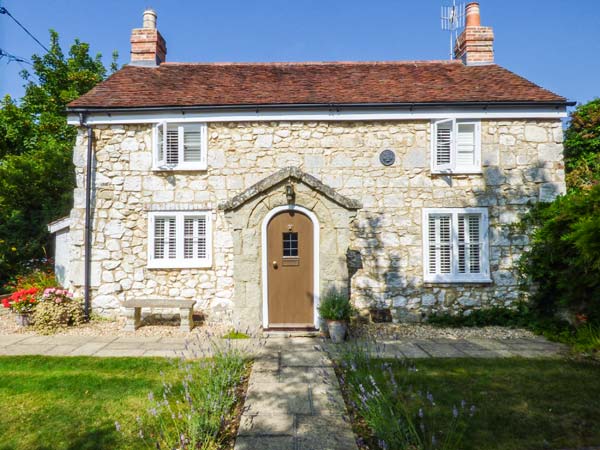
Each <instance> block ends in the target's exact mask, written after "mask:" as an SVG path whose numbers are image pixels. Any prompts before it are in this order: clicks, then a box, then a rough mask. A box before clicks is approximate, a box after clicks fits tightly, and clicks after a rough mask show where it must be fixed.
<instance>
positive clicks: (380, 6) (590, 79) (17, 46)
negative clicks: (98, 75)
mask: <svg viewBox="0 0 600 450" xmlns="http://www.w3.org/2000/svg"><path fill="white" fill-rule="evenodd" d="M449 3H451V0H413V1H406V0H371V1H364V0H362V1H358V0H318V1H317V0H295V1H285V0H253V1H248V0H246V1H243V0H220V1H208V0H193V1H192V0H187V1H184V0H120V1H113V0H103V1H100V0H95V1H90V0H86V1H81V0H45V1H41V0H25V1H24V0H0V5H1V6H4V7H6V8H7V9H8V10H9V11H10V12H11V13H12V14H13V15H14V16H15V17H16V18H17V19H18V20H20V21H21V22H22V23H23V24H25V25H26V26H27V27H28V28H29V29H30V31H32V32H33V34H34V35H35V36H36V37H38V39H40V40H41V41H42V42H44V43H46V42H47V41H48V29H49V28H54V29H56V30H57V31H58V32H59V34H60V36H61V43H62V45H63V49H65V50H66V49H67V47H68V46H69V45H70V44H71V43H72V42H73V39H75V38H79V39H80V40H82V41H84V42H88V43H89V44H90V46H91V51H92V53H94V54H95V53H97V52H100V53H102V55H103V56H104V60H105V62H106V63H107V65H108V62H109V61H110V55H111V53H112V51H113V50H115V49H116V50H117V51H118V52H119V55H120V57H119V63H120V64H125V63H127V62H128V60H129V35H130V32H131V29H132V28H135V27H140V26H141V20H142V19H141V16H142V11H143V10H144V8H146V7H147V6H151V7H153V8H154V9H155V10H156V11H157V13H158V28H159V30H160V31H161V33H162V34H163V36H164V37H165V39H166V41H167V48H168V54H167V60H169V61H194V62H196V61H203V62H204V61H206V62H215V61H350V60H357V61H366V60H428V59H447V58H448V56H449V55H448V46H449V42H448V39H449V37H448V34H447V32H444V31H442V30H441V29H440V20H439V15H440V7H441V5H442V4H449ZM480 3H481V10H482V11H481V12H482V24H483V25H486V26H492V27H493V28H494V32H495V35H496V42H495V50H496V62H497V63H498V64H500V65H502V66H504V67H506V68H508V69H510V70H512V71H514V72H516V73H518V74H519V75H522V76H524V77H526V78H528V79H530V80H531V81H533V82H535V83H537V84H540V85H541V86H543V87H545V88H548V89H550V90H552V91H554V92H556V93H559V94H561V95H564V96H566V97H567V98H569V99H571V100H575V101H578V102H585V101H588V100H591V99H593V98H595V97H599V96H600V56H599V55H600V2H599V1H598V0H577V1H569V0H545V1H543V2H541V1H538V0H519V1H517V0H502V1H499V0H481V1H480ZM0 48H1V49H3V50H5V51H7V52H9V53H12V54H14V55H18V56H22V57H25V58H29V57H30V55H31V54H32V53H36V52H40V51H42V49H41V48H40V47H39V46H38V45H37V44H36V43H35V42H34V41H33V40H32V39H31V38H30V37H29V36H27V35H26V34H25V33H24V32H23V31H22V30H21V29H20V28H18V27H17V26H16V24H14V22H12V20H11V19H10V18H9V17H7V16H6V15H0ZM20 70H21V67H20V66H19V64H17V63H15V62H12V63H10V64H7V63H6V61H5V60H3V61H0V95H4V94H7V93H8V94H11V95H13V96H17V97H18V96H20V95H22V93H23V90H22V87H21V86H22V84H23V82H22V80H21V79H20V77H19V71H20Z"/></svg>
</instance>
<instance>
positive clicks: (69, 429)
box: [0, 356, 249, 450]
mask: <svg viewBox="0 0 600 450" xmlns="http://www.w3.org/2000/svg"><path fill="white" fill-rule="evenodd" d="M205 361H206V363H207V364H206V365H205V366H201V365H200V366H198V367H199V372H195V373H196V378H195V379H194V382H195V383H197V384H198V385H206V384H210V383H209V381H208V380H209V378H215V377H218V376H219V373H218V372H219V370H221V371H222V369H218V370H217V369H215V368H214V367H213V369H212V371H211V369H210V367H211V366H210V364H208V360H205ZM216 367H230V366H228V365H227V364H225V365H223V364H221V365H220V366H219V365H218V366H216ZM215 370H217V372H215ZM226 370H229V369H226ZM186 373H187V371H186ZM236 373H237V374H239V373H240V372H239V370H238V371H236ZM221 374H222V375H227V374H228V372H223V373H221ZM248 374H249V365H245V368H244V369H243V371H242V373H241V377H240V378H238V379H237V380H236V385H235V395H234V396H233V398H230V399H229V402H232V405H231V406H229V403H227V405H226V407H227V411H228V414H227V415H226V416H225V417H224V420H223V421H220V419H217V424H218V425H217V429H218V430H219V431H218V435H217V436H216V439H215V444H214V448H233V444H234V441H235V436H236V432H237V426H238V422H239V416H240V414H241V409H242V403H243V400H242V399H243V398H244V392H245V389H246V383H247V376H248ZM182 375H183V374H182V370H181V367H180V366H179V362H177V361H172V360H167V359H159V358H139V359H136V358H89V357H77V358H73V357H71V358H56V357H30V356H27V357H0V378H1V379H2V380H3V382H2V384H0V449H3V450H4V449H11V450H24V449H37V448H42V447H43V448H52V449H75V448H76V449H106V448H119V449H138V448H154V447H152V445H150V446H149V445H148V443H150V444H151V443H152V442H153V437H152V434H153V433H154V434H155V433H156V430H157V428H156V426H153V425H152V423H153V421H156V420H157V418H159V416H160V410H159V412H158V413H157V412H156V410H154V411H152V410H153V409H154V408H155V407H156V405H155V404H153V402H152V401H151V400H150V399H151V398H152V397H153V396H154V397H156V398H160V399H161V400H162V392H164V386H165V385H164V383H167V385H169V384H171V385H172V386H173V387H172V389H173V390H174V391H175V390H176V389H177V386H178V385H180V384H181V381H182V379H183V376H182ZM150 392H153V396H150V395H149V393H150ZM192 395H193V396H194V400H195V401H200V399H199V397H201V396H202V395H203V394H201V392H199V391H197V392H192ZM224 396H225V397H227V396H226V395H224ZM209 397H210V396H209ZM199 406H202V405H199ZM199 409H200V410H201V408H199ZM138 418H139V419H138ZM212 420H215V419H214V418H213V419H212ZM169 422H170V415H169ZM173 422H178V421H177V420H176V421H173ZM179 422H181V420H179ZM140 423H142V425H141V426H140ZM181 425H182V424H181V423H180V424H179V425H177V427H179V426H181ZM167 428H168V430H169V431H171V432H176V430H174V429H173V426H172V425H170V424H168V426H167ZM182 428H185V427H182ZM142 434H143V435H144V439H145V442H144V441H142V439H141V438H140V436H141V435H142ZM161 448H162V447H161ZM211 448H213V447H211Z"/></svg>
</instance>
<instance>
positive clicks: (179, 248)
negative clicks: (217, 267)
mask: <svg viewBox="0 0 600 450" xmlns="http://www.w3.org/2000/svg"><path fill="white" fill-rule="evenodd" d="M148 238H149V239H148V267H150V268H186V267H210V266H211V264H212V258H211V245H212V239H211V238H212V236H211V215H210V212H208V211H205V212H195V211H177V212H151V213H149V216H148Z"/></svg>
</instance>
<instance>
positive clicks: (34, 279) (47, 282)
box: [5, 261, 56, 292]
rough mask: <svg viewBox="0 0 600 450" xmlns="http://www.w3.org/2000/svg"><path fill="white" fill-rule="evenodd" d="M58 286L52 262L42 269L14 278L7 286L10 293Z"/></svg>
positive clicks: (32, 270)
mask: <svg viewBox="0 0 600 450" xmlns="http://www.w3.org/2000/svg"><path fill="white" fill-rule="evenodd" d="M53 286H56V277H55V276H54V271H53V269H52V262H51V261H49V262H48V263H47V264H45V265H42V266H40V267H37V268H34V269H29V271H28V272H26V273H23V274H21V275H17V276H16V277H14V278H12V279H11V280H10V281H9V282H8V283H7V284H6V286H5V289H7V290H8V291H9V292H16V291H21V290H23V289H30V288H34V287H35V288H38V289H45V288H48V287H53Z"/></svg>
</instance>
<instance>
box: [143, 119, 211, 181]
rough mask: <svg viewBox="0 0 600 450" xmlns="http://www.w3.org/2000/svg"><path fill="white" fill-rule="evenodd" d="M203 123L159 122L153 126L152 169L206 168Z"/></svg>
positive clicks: (205, 142)
mask: <svg viewBox="0 0 600 450" xmlns="http://www.w3.org/2000/svg"><path fill="white" fill-rule="evenodd" d="M206 134H207V128H206V124H205V123H179V124H178V123H169V122H161V123H159V124H157V125H156V126H155V128H154V170H206V152H207V146H208V144H207V142H208V140H207V135H206Z"/></svg>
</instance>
